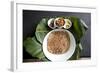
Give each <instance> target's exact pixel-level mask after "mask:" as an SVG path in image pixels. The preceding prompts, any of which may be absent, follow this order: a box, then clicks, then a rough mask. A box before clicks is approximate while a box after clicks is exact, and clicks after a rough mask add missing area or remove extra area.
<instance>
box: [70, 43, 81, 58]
mask: <svg viewBox="0 0 100 73" xmlns="http://www.w3.org/2000/svg"><path fill="white" fill-rule="evenodd" d="M80 54H81V47H80V45H79V44H77V45H76V49H75V52H74V54H73V55H72V57H71V58H70V59H69V60H78V59H79V58H80Z"/></svg>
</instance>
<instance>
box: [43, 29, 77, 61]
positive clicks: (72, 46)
mask: <svg viewBox="0 0 100 73" xmlns="http://www.w3.org/2000/svg"><path fill="white" fill-rule="evenodd" d="M55 31H66V32H68V34H69V37H70V47H69V50H68V51H67V52H66V53H64V54H52V53H50V52H49V51H48V50H47V39H48V36H49V34H50V33H52V32H55ZM75 47H76V41H75V38H74V36H73V34H72V33H71V32H70V31H68V30H65V29H55V30H52V31H50V32H49V33H48V34H47V35H46V36H45V38H44V40H43V52H44V54H45V56H46V57H47V58H48V59H49V60H51V61H67V60H68V59H69V58H70V57H71V56H72V55H73V53H74V51H75Z"/></svg>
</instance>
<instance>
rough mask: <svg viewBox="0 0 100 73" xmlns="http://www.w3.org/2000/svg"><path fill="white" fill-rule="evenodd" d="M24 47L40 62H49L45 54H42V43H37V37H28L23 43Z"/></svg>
mask: <svg viewBox="0 0 100 73" xmlns="http://www.w3.org/2000/svg"><path fill="white" fill-rule="evenodd" d="M23 45H24V47H25V48H26V51H27V52H28V53H29V54H30V55H32V56H33V57H37V58H39V59H40V60H45V61H46V60H47V59H46V58H45V55H44V53H43V52H42V48H41V47H42V45H41V44H40V43H38V42H37V40H36V38H35V37H32V38H31V37H28V38H27V39H26V40H25V41H24V43H23Z"/></svg>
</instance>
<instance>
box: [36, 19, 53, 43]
mask: <svg viewBox="0 0 100 73" xmlns="http://www.w3.org/2000/svg"><path fill="white" fill-rule="evenodd" d="M47 22H48V18H43V19H42V20H41V21H40V23H39V24H38V25H37V28H36V32H35V36H36V39H37V40H38V41H39V42H40V43H41V44H42V42H43V39H44V37H45V35H46V34H47V33H48V32H49V31H51V29H50V28H49V27H48V24H47Z"/></svg>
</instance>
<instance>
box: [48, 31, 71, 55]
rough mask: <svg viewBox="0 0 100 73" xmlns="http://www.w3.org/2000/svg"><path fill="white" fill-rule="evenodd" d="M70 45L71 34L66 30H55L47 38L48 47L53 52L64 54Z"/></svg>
mask: <svg viewBox="0 0 100 73" xmlns="http://www.w3.org/2000/svg"><path fill="white" fill-rule="evenodd" d="M69 47H70V38H69V34H68V33H67V32H66V31H54V32H52V33H50V34H49V37H48V39H47V49H48V51H49V52H50V53H52V54H63V53H65V52H67V51H68V49H69Z"/></svg>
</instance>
